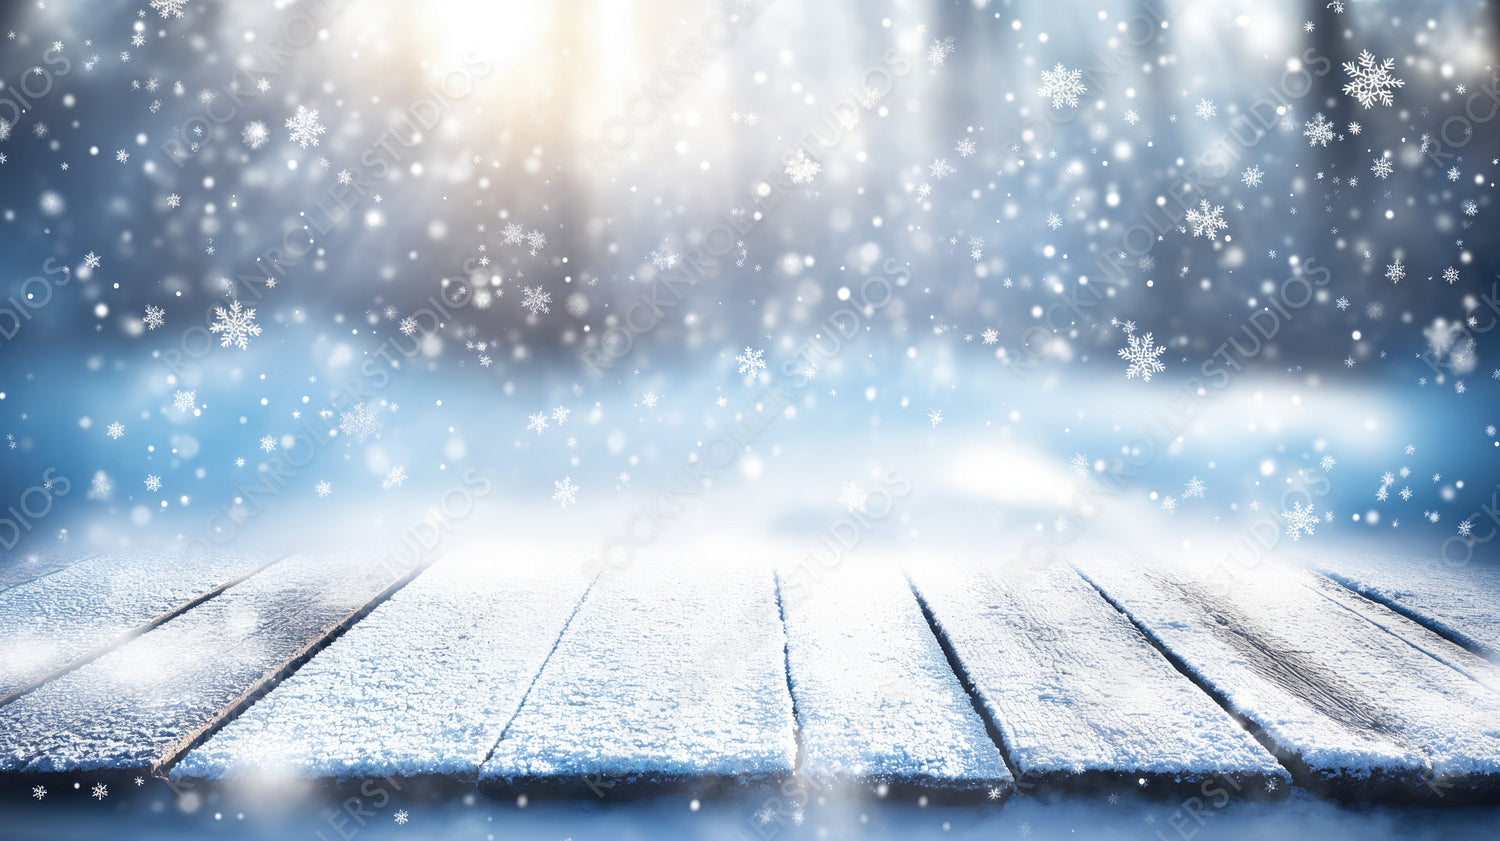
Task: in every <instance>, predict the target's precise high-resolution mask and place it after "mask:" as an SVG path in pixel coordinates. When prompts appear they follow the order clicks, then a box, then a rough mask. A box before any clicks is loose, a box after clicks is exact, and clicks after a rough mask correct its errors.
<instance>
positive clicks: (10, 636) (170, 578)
mask: <svg viewBox="0 0 1500 841" xmlns="http://www.w3.org/2000/svg"><path fill="white" fill-rule="evenodd" d="M261 562H262V561H259V560H255V559H251V558H245V557H226V558H207V559H198V560H193V561H191V562H185V561H184V560H183V559H181V558H177V557H173V556H170V555H150V556H144V557H143V556H141V555H138V554H137V555H130V556H125V555H106V556H103V557H98V558H91V559H89V560H86V561H80V562H79V563H76V564H74V565H72V566H70V567H68V568H67V569H64V570H61V571H59V572H56V573H54V574H52V575H49V576H46V577H44V578H39V579H37V580H35V581H30V582H27V583H25V584H21V585H19V586H17V587H14V588H12V589H10V590H7V591H5V592H4V593H0V696H5V695H8V694H9V693H11V692H14V691H15V690H17V689H19V688H21V687H22V686H25V685H26V684H27V683H30V682H31V681H33V680H36V679H37V678H39V677H42V676H43V675H45V674H47V673H48V672H51V671H53V670H55V669H58V668H60V667H62V666H64V665H66V664H67V663H69V662H70V661H72V660H74V659H75V658H77V657H79V656H82V655H85V654H88V653H90V652H92V651H95V650H97V649H99V648H101V647H102V646H105V645H107V644H109V643H111V642H113V641H115V640H117V639H119V638H120V636H121V635H123V634H126V633H129V632H130V631H133V630H135V629H137V628H140V627H142V626H144V625H146V624H147V623H149V622H151V621H152V620H154V619H157V618H158V617H160V616H162V615H164V614H166V613H169V612H171V611H172V610H175V609H177V608H180V607H182V606H183V605H185V604H187V603H188V602H190V601H192V600H193V599H195V598H197V597H199V596H201V595H203V594H205V593H207V592H209V591H211V590H213V589H214V588H216V587H219V586H221V585H223V584H226V583H228V582H230V581H232V580H234V579H235V578H238V577H239V576H241V575H244V574H245V573H247V572H249V571H250V570H252V569H254V568H255V566H256V565H257V564H259V563H261Z"/></svg>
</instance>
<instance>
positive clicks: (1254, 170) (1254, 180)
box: [1240, 166, 1265, 187]
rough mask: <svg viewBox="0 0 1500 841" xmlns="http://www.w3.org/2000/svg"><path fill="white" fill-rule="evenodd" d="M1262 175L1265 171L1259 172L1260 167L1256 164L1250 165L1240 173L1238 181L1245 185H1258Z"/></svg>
mask: <svg viewBox="0 0 1500 841" xmlns="http://www.w3.org/2000/svg"><path fill="white" fill-rule="evenodd" d="M1263 177H1265V173H1263V172H1261V171H1260V167H1258V166H1252V167H1250V168H1249V169H1247V170H1245V171H1244V172H1242V173H1240V181H1242V182H1243V183H1244V185H1245V186H1246V187H1259V186H1260V182H1261V179H1262V178H1263Z"/></svg>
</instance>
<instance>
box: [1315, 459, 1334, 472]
mask: <svg viewBox="0 0 1500 841" xmlns="http://www.w3.org/2000/svg"><path fill="white" fill-rule="evenodd" d="M1335 464H1338V462H1337V461H1335V460H1334V458H1333V456H1323V458H1322V459H1320V460H1319V461H1318V466H1319V467H1321V468H1323V472H1324V473H1327V472H1328V471H1330V470H1332V469H1333V466H1334V465H1335Z"/></svg>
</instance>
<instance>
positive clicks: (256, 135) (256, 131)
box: [240, 120, 271, 149]
mask: <svg viewBox="0 0 1500 841" xmlns="http://www.w3.org/2000/svg"><path fill="white" fill-rule="evenodd" d="M270 140H271V132H270V131H268V130H267V129H266V124H265V123H263V122H261V121H260V120H251V121H250V122H248V123H245V127H244V128H243V129H240V142H242V143H244V144H245V145H246V146H249V147H250V148H251V149H259V148H260V147H262V146H264V145H266V144H267V143H269V142H270Z"/></svg>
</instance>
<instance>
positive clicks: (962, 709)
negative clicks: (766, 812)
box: [779, 564, 1014, 798]
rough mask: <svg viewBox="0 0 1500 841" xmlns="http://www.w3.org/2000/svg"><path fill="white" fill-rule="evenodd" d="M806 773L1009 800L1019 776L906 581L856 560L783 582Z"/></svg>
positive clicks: (791, 575) (788, 575)
mask: <svg viewBox="0 0 1500 841" xmlns="http://www.w3.org/2000/svg"><path fill="white" fill-rule="evenodd" d="M779 581H780V584H781V606H782V613H783V616H784V618H785V622H786V634H787V666H788V674H789V676H790V679H791V688H792V699H793V701H794V702H795V706H796V711H797V721H798V724H799V726H800V734H801V742H802V755H801V773H802V775H803V776H805V777H811V778H815V779H831V780H835V781H840V782H851V783H860V782H868V781H880V782H884V783H887V784H889V785H908V786H917V787H922V788H929V787H931V788H938V789H956V790H977V789H982V790H985V791H986V792H994V793H995V796H996V798H998V797H1000V796H1003V795H1004V794H1007V793H1008V792H1009V791H1010V790H1011V788H1012V787H1013V783H1014V779H1013V778H1012V777H1011V774H1010V771H1009V770H1007V769H1006V767H1005V761H1004V760H1003V759H1002V758H1001V756H1000V751H999V749H998V748H997V747H996V746H995V744H994V742H993V741H992V740H991V739H990V736H989V734H988V733H987V732H986V730H985V725H984V722H983V721H982V720H981V719H980V718H979V715H978V713H977V712H976V711H975V710H974V705H973V702H972V701H971V700H970V698H969V695H968V693H967V692H965V691H964V688H963V686H962V685H961V684H960V683H959V681H958V678H957V676H956V675H954V674H953V670H952V668H951V667H950V666H949V664H948V659H947V657H946V656H945V655H944V653H943V650H942V647H941V646H940V645H939V644H938V641H937V639H936V638H935V637H934V636H933V634H932V629H931V627H930V626H928V624H927V620H926V618H924V617H923V615H922V611H921V608H919V607H918V605H917V602H916V599H915V598H914V597H913V596H912V592H911V589H910V587H908V586H907V583H906V580H905V578H904V577H903V576H902V575H901V574H900V573H899V572H897V571H896V570H895V569H894V568H890V567H886V566H873V567H872V566H870V565H858V566H856V565H854V564H848V565H845V566H844V567H842V568H840V569H838V570H835V571H833V572H821V571H820V573H819V576H818V578H816V579H814V578H812V577H810V576H809V575H807V574H804V573H802V572H801V571H800V570H797V569H789V570H787V571H785V572H783V573H782V574H781V575H780V576H779Z"/></svg>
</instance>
